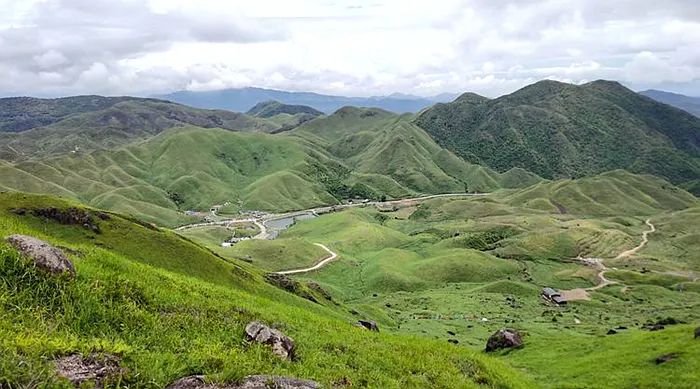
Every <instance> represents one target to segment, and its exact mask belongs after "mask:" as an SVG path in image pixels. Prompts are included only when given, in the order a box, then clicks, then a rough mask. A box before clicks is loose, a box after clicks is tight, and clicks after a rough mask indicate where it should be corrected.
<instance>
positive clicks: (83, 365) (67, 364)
mask: <svg viewBox="0 0 700 389" xmlns="http://www.w3.org/2000/svg"><path fill="white" fill-rule="evenodd" d="M55 362H56V373H57V374H58V375H59V376H61V377H63V378H66V379H68V380H70V382H71V383H72V384H73V385H75V386H82V384H83V383H84V382H94V386H93V387H95V388H101V387H103V386H104V383H105V381H106V380H109V379H110V378H116V377H117V376H118V375H120V374H121V373H122V372H123V371H124V369H122V368H121V367H120V366H119V357H117V356H115V355H111V354H97V353H92V354H90V355H88V356H87V357H83V355H82V354H72V355H68V356H65V357H62V358H59V359H57V360H56V361H55Z"/></svg>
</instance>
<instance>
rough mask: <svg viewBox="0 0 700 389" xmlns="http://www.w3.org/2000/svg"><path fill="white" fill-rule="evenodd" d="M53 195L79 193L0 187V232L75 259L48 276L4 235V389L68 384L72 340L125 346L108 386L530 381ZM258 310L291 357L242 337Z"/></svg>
mask: <svg viewBox="0 0 700 389" xmlns="http://www.w3.org/2000/svg"><path fill="white" fill-rule="evenodd" d="M46 207H54V208H57V209H59V210H63V209H66V208H67V207H76V205H75V204H73V203H68V202H66V201H63V200H55V199H51V198H48V197H43V196H32V195H23V194H8V193H3V194H0V235H1V236H3V237H4V236H7V235H9V234H15V233H21V234H28V235H32V236H36V237H38V238H41V239H45V240H47V241H49V242H50V243H52V244H54V245H57V246H60V247H62V249H63V250H64V251H65V252H66V253H67V254H68V256H69V258H70V260H72V261H73V262H74V265H75V268H76V271H77V277H76V278H75V279H69V278H65V277H64V278H53V277H52V276H49V275H47V274H46V273H43V272H42V271H40V270H38V269H37V268H35V267H34V266H33V265H31V264H30V263H29V262H28V261H27V259H26V258H23V257H21V256H19V255H18V253H17V252H16V251H15V250H14V249H12V248H11V247H10V246H8V245H7V244H6V243H4V241H2V242H1V243H0V339H2V341H0V353H1V355H2V358H0V386H2V387H13V388H14V387H35V386H39V387H71V385H70V384H69V382H68V381H65V380H61V379H60V378H59V377H57V375H56V373H55V367H54V363H53V360H54V359H56V358H58V357H61V356H64V355H68V354H72V353H76V352H81V353H83V354H86V355H87V354H89V353H91V352H98V353H110V354H115V355H117V356H118V357H119V358H120V364H121V367H122V368H124V373H123V375H122V376H121V378H120V379H119V380H118V381H115V382H111V383H110V384H109V386H116V385H117V384H118V385H119V386H120V387H127V386H128V387H164V386H166V385H167V384H168V383H169V382H171V381H173V380H175V379H177V378H179V377H182V376H185V375H190V374H205V375H207V376H208V377H209V379H212V380H214V381H220V382H232V381H236V380H239V379H241V378H242V377H243V376H245V375H250V374H277V375H286V376H295V377H299V378H307V379H313V380H316V381H318V382H320V383H322V384H323V385H324V386H325V387H334V386H337V385H349V383H352V385H353V386H359V387H377V388H412V387H415V388H425V387H445V388H449V387H454V388H530V387H533V384H534V383H533V382H531V381H530V380H529V379H528V378H526V377H525V376H524V375H522V374H520V373H517V372H515V371H513V370H512V369H510V368H508V367H507V366H506V365H504V364H503V363H499V362H498V361H496V360H494V359H492V358H489V357H487V356H484V355H480V353H479V352H474V351H470V350H467V349H464V348H459V347H455V346H453V345H449V344H447V343H445V342H437V341H433V340H429V339H423V338H417V337H411V336H398V335H392V334H388V333H384V332H382V333H373V332H368V331H366V330H364V329H361V328H358V327H357V326H355V325H354V324H353V321H354V320H356V318H353V317H352V315H350V314H349V313H346V311H345V309H344V308H343V307H342V306H338V305H335V304H330V302H328V301H327V300H324V299H323V297H321V296H318V301H322V302H324V303H323V304H319V303H312V302H310V301H308V300H305V299H301V298H299V297H297V296H295V295H292V294H289V293H287V292H284V291H282V290H280V289H277V288H274V287H272V286H270V285H268V284H266V283H264V281H263V278H262V276H261V274H259V273H258V272H257V271H256V270H254V269H253V268H251V267H248V266H247V265H245V264H235V263H230V262H227V261H224V260H223V259H222V258H220V257H217V256H215V255H213V254H212V253H211V252H209V251H207V250H206V249H203V248H201V247H199V246H197V245H195V244H193V243H191V242H189V241H187V240H184V239H183V238H180V237H178V236H177V235H175V234H173V233H171V232H167V231H162V230H155V229H150V228H147V227H145V226H143V225H140V224H137V223H134V222H132V221H130V220H128V219H125V218H123V217H121V216H119V215H116V214H108V215H107V216H106V217H105V215H104V214H101V213H100V212H98V211H93V210H85V209H82V208H80V209H81V212H87V213H88V214H90V215H92V216H94V223H96V224H97V226H99V230H100V233H95V232H93V231H92V230H90V229H86V228H84V227H83V226H81V225H66V224H58V223H57V222H56V221H54V220H50V219H43V218H40V217H37V216H33V211H35V210H37V209H43V208H46ZM18 208H23V209H24V210H25V212H17V209H18ZM97 215H102V216H101V217H97ZM252 320H261V321H264V322H267V323H269V324H273V323H274V324H275V325H276V326H277V327H278V328H280V329H281V330H282V331H284V332H285V333H286V334H287V335H289V336H291V337H292V338H294V340H295V341H296V344H297V358H296V359H295V360H293V361H281V360H280V359H278V358H277V357H276V356H274V355H273V354H272V352H271V351H270V349H269V348H267V347H265V346H261V345H254V344H249V343H247V342H246V341H245V340H244V334H243V328H244V326H245V325H246V324H247V323H248V322H250V321H252Z"/></svg>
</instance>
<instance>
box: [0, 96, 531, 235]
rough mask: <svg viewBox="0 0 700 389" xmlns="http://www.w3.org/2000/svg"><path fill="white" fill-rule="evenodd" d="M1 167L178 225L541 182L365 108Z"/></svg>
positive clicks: (65, 192)
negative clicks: (291, 126)
mask: <svg viewBox="0 0 700 389" xmlns="http://www.w3.org/2000/svg"><path fill="white" fill-rule="evenodd" d="M242 118H243V120H248V118H250V117H248V116H244V117H242ZM67 120H72V119H67ZM61 123H62V122H61ZM0 174H2V179H0V188H2V189H5V190H16V191H23V192H33V193H53V194H58V195H61V196H65V197H70V198H74V199H78V200H80V201H83V202H84V203H86V204H89V205H92V206H95V207H100V208H105V209H110V210H114V211H118V212H122V213H125V214H129V215H133V216H134V217H138V218H141V219H144V220H148V221H152V222H156V223H159V224H163V225H169V226H172V225H177V224H181V223H184V222H186V221H188V220H191V219H190V218H189V217H186V216H185V215H184V214H183V211H185V210H192V209H194V210H206V209H209V207H210V206H211V205H213V204H223V203H225V202H230V203H231V204H232V206H231V207H229V208H230V209H231V210H234V211H235V210H240V209H259V210H270V211H283V210H297V209H306V208H311V207H314V206H320V205H324V204H337V203H338V202H339V201H340V200H342V199H347V198H353V197H361V198H374V199H380V198H382V196H386V197H388V198H398V197H406V196H413V195H420V194H431V193H445V192H464V191H465V190H468V191H491V190H494V189H498V188H500V187H501V186H503V187H514V186H515V187H517V186H526V185H530V184H533V183H536V182H539V181H540V178H539V177H537V176H534V175H532V174H529V173H527V172H524V171H515V170H514V171H512V172H508V173H505V174H498V173H496V172H494V171H492V170H490V169H488V168H483V167H480V166H477V165H472V164H468V163H465V162H464V161H463V160H461V159H460V158H458V157H456V156H455V155H454V154H452V153H451V152H449V151H447V150H444V149H442V148H440V146H438V145H437V144H436V143H435V142H434V141H433V140H432V139H430V137H429V136H428V135H427V134H426V133H425V132H424V131H423V130H421V129H420V128H418V127H417V126H415V125H413V124H411V123H410V122H409V121H408V117H405V116H398V115H395V114H391V113H388V112H385V111H380V110H368V109H359V108H347V109H342V110H340V111H339V112H336V113H335V114H333V115H330V116H323V117H319V118H317V119H314V120H312V121H310V122H308V123H305V124H304V125H302V126H300V127H299V128H297V129H295V130H294V131H291V132H286V133H284V134H274V135H273V134H264V133H257V132H256V133H245V132H240V131H238V132H236V131H228V130H224V129H205V128H199V127H185V128H174V129H170V130H167V131H165V132H161V133H159V134H157V135H154V136H151V137H149V138H148V139H146V140H144V141H141V142H132V143H130V144H127V145H125V146H123V147H121V148H117V149H115V150H111V151H108V150H98V151H95V152H92V153H87V154H86V153H73V154H69V155H63V156H58V157H54V158H43V159H41V158H34V159H31V160H26V161H19V162H15V163H9V162H5V163H0Z"/></svg>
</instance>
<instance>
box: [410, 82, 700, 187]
mask: <svg viewBox="0 0 700 389" xmlns="http://www.w3.org/2000/svg"><path fill="white" fill-rule="evenodd" d="M415 123H416V124H417V125H418V126H420V127H421V128H423V129H425V130H426V131H427V132H428V133H429V134H430V135H431V136H432V137H433V138H434V139H435V140H436V141H437V142H438V143H439V144H440V145H441V146H443V147H445V148H447V149H449V150H451V151H453V152H455V153H456V154H457V155H459V156H461V157H462V158H464V159H465V160H467V161H469V162H471V163H476V164H482V165H485V166H489V167H491V168H493V169H495V170H497V171H501V172H503V171H506V170H508V169H511V168H514V167H520V168H523V169H525V170H528V171H531V172H533V173H536V174H538V175H540V176H542V177H544V178H550V179H551V178H564V177H569V178H571V177H574V178H575V177H582V176H587V175H592V174H596V173H600V172H603V171H606V170H612V169H628V170H631V171H634V172H640V173H650V174H655V175H658V176H662V177H665V178H668V179H669V180H671V181H672V182H674V183H684V182H689V181H693V180H697V179H698V178H700V119H699V118H696V117H694V116H692V115H690V114H688V113H687V112H685V111H681V110H679V109H676V108H673V107H670V106H668V105H665V104H661V103H658V102H656V101H654V100H651V99H648V98H646V97H643V96H640V95H639V94H637V93H634V92H633V91H631V90H629V89H627V88H625V87H623V86H622V85H620V84H618V83H616V82H610V81H594V82H591V83H588V84H584V85H572V84H565V83H561V82H556V81H540V82H538V83H535V84H533V85H530V86H527V87H525V88H522V89H520V90H518V91H516V92H514V93H512V94H510V95H506V96H502V97H499V98H496V99H486V98H481V97H479V96H475V95H463V96H462V97H460V98H458V99H457V100H455V101H454V102H452V103H447V104H437V105H435V106H433V107H432V108H429V109H427V110H425V111H424V112H422V113H421V114H420V115H419V116H418V117H417V118H416V120H415Z"/></svg>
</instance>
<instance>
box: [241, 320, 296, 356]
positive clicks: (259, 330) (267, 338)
mask: <svg viewBox="0 0 700 389" xmlns="http://www.w3.org/2000/svg"><path fill="white" fill-rule="evenodd" d="M245 333H246V335H247V337H248V340H250V341H255V342H258V343H262V344H266V345H269V346H270V347H272V352H273V353H274V354H275V355H277V356H278V357H280V358H282V359H294V349H295V345H294V340H293V339H292V338H290V337H288V336H287V335H285V334H283V333H282V332H280V331H278V330H276V329H274V328H270V327H269V326H266V325H265V324H263V323H260V322H257V321H254V322H250V323H248V325H247V326H245Z"/></svg>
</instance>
